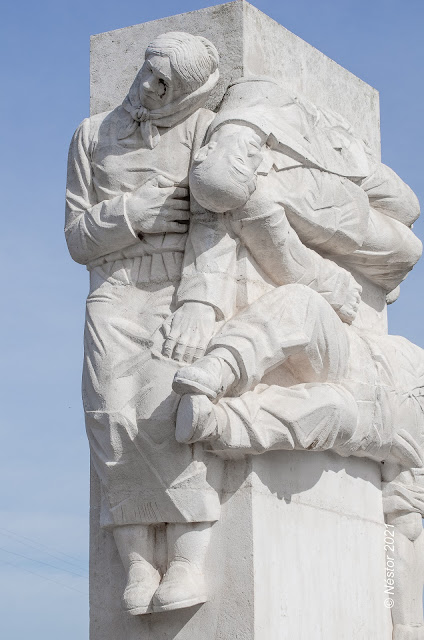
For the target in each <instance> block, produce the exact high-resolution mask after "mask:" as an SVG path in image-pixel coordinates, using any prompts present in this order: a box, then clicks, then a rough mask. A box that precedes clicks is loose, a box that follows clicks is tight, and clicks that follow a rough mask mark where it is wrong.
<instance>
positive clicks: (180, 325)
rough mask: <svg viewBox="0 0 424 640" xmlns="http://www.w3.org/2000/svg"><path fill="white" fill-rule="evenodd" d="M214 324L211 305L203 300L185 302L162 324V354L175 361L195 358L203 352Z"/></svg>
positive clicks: (213, 313) (213, 311)
mask: <svg viewBox="0 0 424 640" xmlns="http://www.w3.org/2000/svg"><path fill="white" fill-rule="evenodd" d="M215 326H216V319H215V310H214V308H213V307H211V306H210V305H208V304H204V303H203V302H185V303H184V304H183V305H182V306H181V307H180V308H179V309H177V311H175V313H174V314H173V315H172V316H170V318H168V319H167V320H166V321H165V323H164V325H163V332H164V334H165V337H166V340H165V344H164V346H163V349H162V353H163V355H164V356H167V357H168V358H173V359H174V360H177V362H187V363H190V362H193V361H194V360H197V359H198V358H200V357H201V356H202V355H203V354H204V353H205V350H206V347H207V346H208V344H209V341H210V339H211V338H212V336H213V334H214V332H215Z"/></svg>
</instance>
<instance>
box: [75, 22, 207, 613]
mask: <svg viewBox="0 0 424 640" xmlns="http://www.w3.org/2000/svg"><path fill="white" fill-rule="evenodd" d="M218 76H219V72H218V54H217V51H216V49H215V47H214V46H213V45H212V44H211V43H210V42H209V41H208V40H206V39H204V38H201V37H197V36H191V35H190V34H186V33H179V32H175V33H167V34H163V35H161V36H159V37H158V38H156V39H155V40H154V41H153V42H152V43H151V45H150V46H149V47H148V48H147V50H146V60H145V62H144V64H143V66H142V68H141V70H140V72H139V73H138V75H137V77H136V79H135V81H134V83H133V85H132V87H131V89H130V91H129V93H128V96H127V97H126V99H125V100H124V102H123V104H122V105H121V106H119V107H118V108H116V109H114V110H113V111H111V112H109V113H102V114H99V115H97V116H95V117H93V118H89V119H86V120H84V122H83V123H82V124H81V126H80V127H79V128H78V129H77V131H76V133H75V136H74V139H73V141H72V144H71V148H70V154H69V166H68V185H67V211H66V238H67V242H68V246H69V250H70V252H71V255H72V257H73V258H74V259H75V260H77V262H80V263H82V264H86V265H87V267H88V269H89V271H90V293H89V296H88V300H87V316H86V330H85V360H84V374H83V399H84V409H85V415H86V425H87V433H88V438H89V442H90V447H91V456H92V460H93V463H94V466H95V469H96V471H97V473H98V475H99V478H100V479H101V484H102V500H103V503H102V514H101V518H102V525H103V526H104V527H111V528H113V533H114V537H115V541H116V544H117V546H118V550H119V553H120V556H121V559H122V562H123V564H124V566H125V569H126V571H127V576H128V581H127V587H126V589H125V593H124V595H123V603H124V607H125V608H126V609H127V610H128V611H129V612H130V613H131V614H142V613H146V612H148V611H151V610H152V607H153V608H154V609H155V610H156V611H164V610H168V609H173V608H178V607H185V606H191V605H193V604H196V603H198V602H203V601H204V600H205V599H206V597H207V596H206V591H205V584H204V578H203V562H204V556H205V552H206V548H207V545H208V540H209V535H210V526H211V523H212V522H213V521H215V520H216V519H217V518H218V517H219V511H220V503H219V497H218V494H217V492H216V490H215V488H214V484H213V479H212V480H211V479H210V475H212V471H210V470H208V468H207V466H206V463H205V461H204V457H205V456H204V454H203V450H202V447H199V446H190V447H188V446H187V445H181V444H179V443H178V442H177V441H176V440H175V435H174V432H175V412H176V409H177V405H178V396H177V395H176V394H174V393H173V392H172V389H171V383H172V378H173V376H174V373H175V372H176V371H177V370H178V368H179V366H180V365H179V363H178V362H177V361H176V360H172V359H170V358H167V357H165V356H163V355H162V354H161V349H162V345H163V340H164V338H163V334H162V331H161V326H162V323H163V321H164V320H165V319H166V318H167V316H168V315H169V313H170V312H171V311H172V310H173V308H174V307H175V290H176V287H177V285H178V281H179V279H180V273H181V264H182V260H183V252H184V245H185V241H186V232H187V223H188V218H189V200H188V189H187V187H188V173H189V168H190V162H191V158H192V156H193V154H195V153H196V152H197V150H198V149H199V148H200V146H201V144H202V141H203V138H204V136H205V132H206V129H207V127H208V126H209V124H210V122H211V120H212V118H213V114H212V113H211V112H209V111H207V110H205V109H203V108H202V105H203V104H204V103H205V102H206V99H207V96H208V94H209V92H210V91H211V89H212V88H213V87H214V86H215V84H216V82H217V80H218ZM170 150H172V153H171V152H170ZM195 306H196V305H192V310H191V313H192V314H193V315H194V317H196V311H195ZM207 309H210V307H207ZM211 315H212V317H213V322H215V317H214V314H213V313H212V314H211ZM212 466H213V465H212ZM157 523H167V538H168V546H169V560H168V566H169V568H168V571H167V572H166V574H165V576H164V577H163V579H162V580H161V576H160V575H159V572H158V570H157V568H156V563H155V555H154V554H155V549H154V546H155V531H154V527H153V526H151V525H155V524H157Z"/></svg>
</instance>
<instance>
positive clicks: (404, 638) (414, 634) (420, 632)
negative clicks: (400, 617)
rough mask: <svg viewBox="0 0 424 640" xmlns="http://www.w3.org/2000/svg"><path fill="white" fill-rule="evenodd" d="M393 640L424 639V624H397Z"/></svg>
mask: <svg viewBox="0 0 424 640" xmlns="http://www.w3.org/2000/svg"><path fill="white" fill-rule="evenodd" d="M393 640H424V625H422V624H420V625H406V624H395V626H394V629H393Z"/></svg>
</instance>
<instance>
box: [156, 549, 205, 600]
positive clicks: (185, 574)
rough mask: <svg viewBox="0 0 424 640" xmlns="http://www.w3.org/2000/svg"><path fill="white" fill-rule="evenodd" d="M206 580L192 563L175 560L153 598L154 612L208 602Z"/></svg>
mask: <svg viewBox="0 0 424 640" xmlns="http://www.w3.org/2000/svg"><path fill="white" fill-rule="evenodd" d="M207 599H208V597H207V594H206V586H205V579H204V576H203V574H202V572H201V571H200V570H199V569H198V568H197V567H196V566H195V565H194V564H192V563H191V562H187V561H185V560H184V561H183V560H174V561H173V562H171V565H170V567H169V569H168V571H167V572H166V574H165V576H164V578H163V580H162V582H161V585H160V587H159V588H158V590H157V591H156V593H155V595H154V597H153V611H154V612H160V611H172V610H173V609H183V608H186V607H193V606H194V605H195V604H200V603H202V602H206V601H207Z"/></svg>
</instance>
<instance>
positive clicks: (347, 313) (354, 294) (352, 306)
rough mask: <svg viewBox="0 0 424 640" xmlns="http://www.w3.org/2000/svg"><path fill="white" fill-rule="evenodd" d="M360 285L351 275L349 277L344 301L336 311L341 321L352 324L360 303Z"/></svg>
mask: <svg viewBox="0 0 424 640" xmlns="http://www.w3.org/2000/svg"><path fill="white" fill-rule="evenodd" d="M361 294H362V287H361V285H360V284H358V282H356V280H355V278H353V276H352V277H351V279H350V286H349V287H348V290H347V295H346V300H345V303H344V304H343V305H342V307H340V309H339V310H338V311H337V314H338V316H339V318H340V319H341V320H343V322H346V323H347V324H352V322H353V321H354V320H355V318H356V314H357V313H358V309H359V305H360V303H361Z"/></svg>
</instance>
